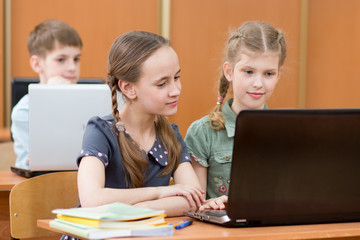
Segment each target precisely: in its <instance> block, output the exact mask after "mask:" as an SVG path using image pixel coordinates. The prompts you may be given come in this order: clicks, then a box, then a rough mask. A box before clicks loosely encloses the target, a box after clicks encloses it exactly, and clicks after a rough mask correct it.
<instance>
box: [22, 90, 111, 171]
mask: <svg viewBox="0 0 360 240" xmlns="http://www.w3.org/2000/svg"><path fill="white" fill-rule="evenodd" d="M111 112H112V108H111V97H110V90H109V87H108V86H107V85H105V84H95V85H94V84H69V85H45V84H30V85H29V159H30V170H31V171H49V170H51V171H61V170H76V169H77V165H76V157H77V155H78V153H79V151H80V150H81V144H82V137H83V133H84V131H85V127H86V124H87V122H88V120H89V119H90V118H91V117H93V116H100V117H102V116H105V115H108V114H111Z"/></svg>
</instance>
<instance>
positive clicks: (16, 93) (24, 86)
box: [11, 78, 105, 109]
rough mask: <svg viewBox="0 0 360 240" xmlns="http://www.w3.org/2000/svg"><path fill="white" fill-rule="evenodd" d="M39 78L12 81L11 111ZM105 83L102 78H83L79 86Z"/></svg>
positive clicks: (14, 79)
mask: <svg viewBox="0 0 360 240" xmlns="http://www.w3.org/2000/svg"><path fill="white" fill-rule="evenodd" d="M39 82H40V80H39V79H38V78H13V79H12V80H11V109H12V108H13V107H14V106H15V105H16V104H17V103H18V102H19V100H20V99H21V98H22V97H23V96H25V95H26V94H27V93H28V86H29V84H31V83H39ZM103 83H105V81H104V80H103V79H100V78H81V79H79V81H78V84H103Z"/></svg>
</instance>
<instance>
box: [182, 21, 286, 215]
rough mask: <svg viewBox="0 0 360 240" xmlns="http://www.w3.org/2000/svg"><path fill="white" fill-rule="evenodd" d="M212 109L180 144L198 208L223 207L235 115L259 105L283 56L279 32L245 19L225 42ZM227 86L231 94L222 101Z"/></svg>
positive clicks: (275, 79) (273, 81)
mask: <svg viewBox="0 0 360 240" xmlns="http://www.w3.org/2000/svg"><path fill="white" fill-rule="evenodd" d="M225 53H226V54H225V60H224V64H223V66H222V74H221V77H220V80H219V97H218V99H217V104H216V107H215V109H214V110H213V111H212V112H211V113H210V114H209V115H207V116H205V117H203V118H201V119H199V120H197V121H195V122H193V123H192V124H191V126H190V127H189V129H188V131H187V134H186V138H185V142H186V144H187V147H188V151H189V153H190V154H191V157H192V159H193V168H194V170H195V172H196V174H197V176H198V178H199V180H200V183H201V187H202V188H203V189H206V198H207V199H208V200H207V202H206V204H204V205H203V206H202V207H201V208H213V209H224V208H225V204H226V202H227V195H228V189H229V184H230V167H231V161H232V148H233V141H234V134H235V119H236V115H237V114H238V113H239V112H240V111H241V110H243V109H264V108H267V107H266V100H267V99H269V97H270V96H271V94H272V93H273V91H274V89H275V86H276V84H277V82H278V80H279V78H280V75H281V72H282V66H283V63H284V61H285V57H286V41H285V38H284V34H283V33H282V32H281V31H280V30H278V29H275V28H274V27H273V26H272V25H270V24H268V23H264V22H245V23H244V24H242V25H241V26H240V27H239V28H238V29H236V30H234V31H233V32H232V33H231V34H230V36H229V38H228V41H227V45H226V51H225ZM231 85H232V95H233V98H231V99H228V100H227V101H226V102H225V103H224V106H223V107H222V103H223V101H224V99H225V97H226V94H227V92H228V89H229V87H230V86H231Z"/></svg>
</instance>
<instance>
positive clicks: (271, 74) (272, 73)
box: [265, 72, 275, 77]
mask: <svg viewBox="0 0 360 240" xmlns="http://www.w3.org/2000/svg"><path fill="white" fill-rule="evenodd" d="M265 75H266V76H268V77H271V76H273V75H275V73H274V72H267V73H265Z"/></svg>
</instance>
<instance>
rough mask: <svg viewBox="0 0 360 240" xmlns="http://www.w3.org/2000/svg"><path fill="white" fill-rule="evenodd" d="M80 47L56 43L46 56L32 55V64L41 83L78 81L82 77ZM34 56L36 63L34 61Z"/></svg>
mask: <svg viewBox="0 0 360 240" xmlns="http://www.w3.org/2000/svg"><path fill="white" fill-rule="evenodd" d="M80 56H81V54H80V48H79V47H72V46H62V45H60V44H58V43H55V47H54V49H53V50H51V51H48V52H46V55H45V56H44V57H39V56H32V57H31V59H30V64H31V66H32V68H33V70H34V71H35V72H37V73H38V74H39V77H40V83H76V82H77V81H78V80H79V77H80ZM32 58H35V59H36V60H33V62H35V63H36V64H35V65H34V64H33V62H32Z"/></svg>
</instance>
